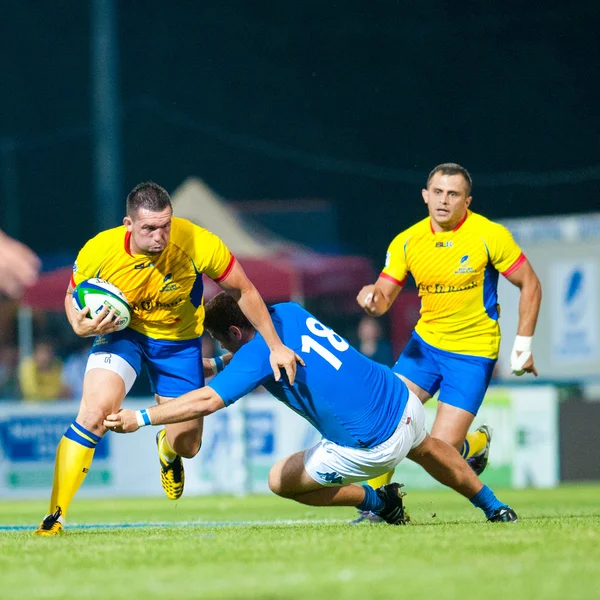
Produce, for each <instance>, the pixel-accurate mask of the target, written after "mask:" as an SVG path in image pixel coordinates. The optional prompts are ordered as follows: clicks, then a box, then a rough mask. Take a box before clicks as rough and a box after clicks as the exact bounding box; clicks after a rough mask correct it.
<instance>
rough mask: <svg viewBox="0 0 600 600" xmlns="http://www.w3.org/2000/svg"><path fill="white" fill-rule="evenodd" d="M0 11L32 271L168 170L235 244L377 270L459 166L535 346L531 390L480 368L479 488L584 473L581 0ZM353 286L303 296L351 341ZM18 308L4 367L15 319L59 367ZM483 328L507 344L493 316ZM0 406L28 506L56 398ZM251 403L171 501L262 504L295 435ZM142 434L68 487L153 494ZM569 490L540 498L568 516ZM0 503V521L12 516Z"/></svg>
mask: <svg viewBox="0 0 600 600" xmlns="http://www.w3.org/2000/svg"><path fill="white" fill-rule="evenodd" d="M2 9H3V10H2V23H1V24H0V29H1V31H2V36H1V41H0V49H1V52H0V70H1V72H2V74H3V84H4V85H3V94H2V95H1V96H0V114H1V115H2V117H1V119H0V227H1V228H2V229H4V230H6V231H7V233H9V234H11V235H13V236H15V237H17V238H19V239H21V240H22V241H24V242H25V243H27V244H28V245H30V246H31V247H32V248H33V249H34V250H36V251H37V252H38V253H39V254H40V255H41V256H42V258H43V260H44V269H45V270H46V271H47V272H48V273H51V272H52V270H53V269H56V268H58V267H65V266H66V265H68V264H69V263H70V261H72V259H73V257H74V256H75V253H76V251H77V250H78V248H79V247H80V246H81V245H82V244H83V243H84V242H85V241H86V240H87V239H88V238H89V237H91V236H92V235H94V234H95V233H96V232H97V231H98V230H100V229H102V228H105V227H109V226H113V225H116V224H118V223H119V222H120V219H121V217H122V206H123V200H124V198H125V195H126V193H127V191H128V190H129V189H131V187H133V185H135V184H136V183H138V182H140V181H143V180H147V179H152V180H155V181H157V182H158V183H160V184H161V185H163V186H165V187H166V188H167V189H168V190H170V191H175V190H176V189H177V188H179V186H180V185H181V184H182V182H184V181H185V180H186V179H187V178H189V177H197V178H199V179H201V180H203V181H204V182H205V183H206V185H207V186H209V188H210V189H212V190H213V191H214V192H215V193H216V194H217V196H218V198H217V200H218V201H219V202H221V201H223V203H224V206H225V207H227V210H230V211H232V214H236V215H238V216H240V218H241V220H242V222H244V223H246V224H248V227H249V231H256V230H257V227H263V228H266V229H269V230H271V231H272V232H274V233H275V234H277V235H279V236H281V237H283V238H286V239H288V240H290V241H291V242H297V243H300V244H302V245H303V246H304V247H305V249H306V250H305V251H306V252H308V253H309V254H307V255H306V256H309V257H310V256H311V255H310V252H312V251H317V252H320V253H322V254H321V255H320V256H321V257H326V256H328V255H329V254H330V253H335V254H352V255H354V256H357V257H363V258H362V260H364V261H366V263H367V264H368V269H372V272H373V273H376V272H377V270H378V269H379V268H380V267H381V263H382V259H383V255H384V252H385V249H386V247H387V244H388V243H389V241H390V240H391V239H392V238H393V237H394V235H395V234H396V233H398V232H399V231H401V230H402V229H404V228H405V227H406V226H408V225H410V224H412V223H413V222H415V221H417V220H419V219H421V218H422V217H423V216H424V214H425V210H424V206H423V204H422V201H421V199H420V190H421V188H422V186H423V184H424V181H425V178H426V176H427V173H428V172H429V170H430V169H431V168H432V167H433V166H435V165H436V164H438V163H441V162H445V161H455V162H459V163H461V164H463V165H464V166H466V167H467V168H468V169H469V170H470V171H471V173H472V175H473V178H474V190H473V197H474V203H473V208H474V210H476V211H478V212H481V213H482V214H484V215H485V216H487V217H490V218H492V219H495V220H503V221H504V222H506V224H507V225H508V226H509V228H511V230H512V231H513V232H514V233H515V235H516V237H517V239H518V240H519V241H520V243H522V244H523V247H524V248H525V249H526V252H527V254H528V256H530V257H531V258H532V262H533V264H534V266H535V267H536V269H539V270H540V272H543V275H544V278H543V281H544V294H545V296H544V304H543V309H542V316H541V319H540V324H539V328H538V335H537V337H536V340H537V343H538V347H537V350H536V352H539V357H540V361H543V363H544V364H545V365H546V367H545V368H544V370H543V371H542V373H541V378H540V379H541V381H538V382H536V383H535V384H534V383H532V382H531V380H519V381H517V382H515V380H514V378H512V379H508V378H506V377H505V375H506V373H505V372H499V374H498V377H497V379H496V382H495V383H496V384H497V385H495V386H494V387H493V388H492V390H491V395H490V398H489V399H488V402H487V404H486V406H487V409H488V410H489V413H486V414H485V415H482V416H485V418H490V420H494V422H495V426H496V428H497V429H496V436H497V437H496V440H495V447H494V449H493V454H492V463H491V465H490V467H491V468H490V471H489V472H488V473H487V475H486V476H488V477H490V479H489V481H490V483H493V484H494V485H496V483H499V484H500V485H517V486H518V487H532V488H535V487H544V486H547V485H551V486H553V485H555V484H556V483H558V481H559V480H560V481H561V482H565V481H575V482H581V481H600V439H599V438H598V436H597V431H596V429H597V427H596V424H597V423H598V420H599V418H600V401H599V400H600V360H598V353H599V352H600V350H599V348H600V333H599V329H598V328H599V327H600V316H599V315H598V313H599V308H600V301H599V299H600V287H599V286H600V275H598V270H599V269H600V217H599V215H598V181H599V180H600V158H599V157H600V135H599V133H600V110H599V109H598V102H597V98H598V96H599V92H600V83H599V78H598V76H597V63H598V56H599V50H600V37H599V36H598V31H599V30H600V4H598V2H594V1H591V0H590V1H583V2H580V3H577V8H576V10H575V9H574V8H573V7H572V6H569V5H567V4H565V3H562V2H554V1H548V2H545V3H544V4H543V6H540V5H535V4H527V3H522V2H515V1H513V0H509V1H505V2H502V3H498V2H491V1H486V2H479V3H477V5H471V4H469V5H467V4H464V5H463V4H460V5H457V4H455V3H454V4H448V3H445V2H442V1H441V0H423V1H421V2H418V3H416V2H392V1H385V0H384V1H381V2H377V3H369V4H367V3H364V2H359V1H357V0H348V2H345V3H343V5H341V4H340V3H337V4H324V3H321V2H315V1H313V0H309V1H307V2H303V3H295V2H273V1H264V0H255V1H253V2H242V1H237V2H222V3H216V4H215V3H212V4H211V3H192V2H183V1H182V2H175V3H164V2H158V1H156V0H149V1H148V2H144V3H141V2H121V3H118V2H117V1H116V0H114V1H112V0H93V1H90V2H89V3H84V2H75V1H74V0H71V1H64V2H59V3H46V4H42V3H33V2H17V1H16V0H5V1H4V2H3V3H2ZM98 49H103V50H102V52H100V55H98V54H97V50H98ZM102 173H103V174H104V176H102ZM549 216H553V217H554V218H553V219H550V220H546V219H545V217H549ZM199 217H202V215H199ZM250 224H252V225H250ZM263 231H264V229H263ZM299 252H300V251H299ZM302 252H304V250H303V251H302ZM303 256H304V255H303ZM323 264H324V265H325V264H333V263H327V262H326V261H324V262H323ZM348 264H349V263H348ZM360 264H361V265H363V264H365V263H364V262H362V263H360ZM323 268H325V267H323ZM332 268H333V267H332ZM362 273H365V271H362ZM259 275H260V269H259V270H258V271H257V275H256V276H257V277H259ZM575 275H576V276H577V277H579V280H580V281H584V282H585V284H584V285H582V287H581V290H583V291H581V290H580V291H578V295H577V302H576V304H577V306H575V308H576V309H577V310H578V311H579V312H577V314H575V312H573V311H574V309H573V305H571V306H567V303H566V300H565V302H564V306H563V305H562V304H560V302H562V300H561V298H562V296H561V291H560V290H561V289H562V288H561V287H560V286H561V285H562V284H564V283H565V282H569V281H571V282H572V281H574V277H575ZM319 278H322V280H323V281H325V280H326V279H327V272H326V271H325V272H324V271H320V272H319ZM553 282H555V283H556V284H557V285H553ZM59 283H60V282H59ZM363 283H366V281H362V280H361V281H356V285H355V286H354V285H352V286H350V287H351V288H352V289H351V290H350V289H349V288H348V287H347V288H345V290H344V293H343V294H339V295H337V296H326V297H325V298H323V297H322V296H323V295H324V294H323V293H321V297H318V298H316V299H315V298H311V297H308V298H307V302H308V303H309V306H310V307H311V308H313V310H314V311H315V312H316V313H317V314H319V315H321V314H323V315H327V319H328V320H329V322H333V323H334V324H335V325H336V327H339V328H341V331H342V332H343V333H344V335H347V337H349V338H352V337H353V336H355V333H356V326H357V323H358V319H359V316H360V315H359V312H358V310H357V307H356V306H355V304H354V301H353V294H354V293H355V291H358V289H360V287H361V286H362V285H363ZM559 284H560V285H559ZM44 285H46V284H44ZM60 285H61V286H62V283H60ZM44 289H45V288H44V287H43V286H42V294H41V295H42V296H44ZM262 291H263V292H265V295H266V294H268V292H269V289H264V290H262ZM351 291H352V293H350V292H351ZM513 292H514V290H513ZM503 293H506V294H510V291H509V290H508V289H507V288H505V289H504V291H503ZM556 298H558V300H556ZM414 300H415V296H414V292H412V293H411V291H410V290H407V292H404V293H403V296H402V297H401V300H400V301H399V302H398V303H397V304H396V305H395V309H396V317H392V318H391V319H384V320H383V323H384V329H385V332H386V333H389V332H392V333H393V337H392V339H391V341H392V343H394V344H395V346H396V350H397V349H398V347H401V346H402V344H403V341H404V339H405V338H404V337H402V336H405V335H406V332H407V331H408V330H409V329H410V327H411V326H412V324H413V322H414V318H415V306H416V305H415V302H414ZM501 300H502V296H501ZM514 302H515V299H514V298H512V299H511V300H510V302H508V303H506V300H505V306H508V307H510V306H512V305H511V303H514ZM28 315H29V316H28ZM30 317H31V314H30V313H28V312H27V310H24V309H23V306H21V307H20V306H19V305H17V304H15V303H10V302H8V301H2V300H0V347H1V348H2V351H3V352H4V350H5V349H7V348H10V347H11V346H15V345H16V344H17V343H18V342H20V343H21V346H20V349H21V351H23V349H25V351H26V352H28V351H29V350H30V349H31V345H29V346H27V344H25V345H23V340H22V337H23V329H24V327H25V329H26V328H27V327H28V326H29V325H32V326H33V332H32V333H33V335H34V336H38V335H42V334H44V335H46V336H47V335H51V336H53V339H54V341H55V342H56V344H57V345H58V346H60V344H63V346H60V347H57V350H58V352H59V354H60V353H61V352H64V353H65V354H66V353H67V352H70V351H72V350H74V348H73V347H71V346H69V344H71V343H72V342H73V340H72V338H73V335H72V333H70V331H69V330H68V329H66V328H65V325H66V323H65V321H64V317H63V316H62V315H61V314H60V312H56V311H49V310H47V309H39V310H37V311H34V312H33V320H31V319H30ZM511 318H512V321H511ZM571 318H572V319H575V320H577V319H579V322H578V323H579V324H578V326H581V325H582V324H583V325H588V327H587V331H586V333H585V338H584V339H585V342H586V344H587V346H586V348H589V352H587V355H585V356H583V355H582V356H577V355H574V356H571V357H567V360H565V363H566V364H567V367H565V368H564V369H562V367H561V368H560V369H559V368H554V369H553V368H552V364H553V362H552V361H553V360H554V362H555V363H556V356H554V357H553V356H552V352H553V348H554V347H555V345H556V336H557V335H560V334H564V335H566V336H568V335H569V333H573V332H574V331H575V330H574V329H573V328H572V327H571V325H572V323H571V325H569V319H571ZM28 319H29V320H28ZM398 319H400V320H401V321H402V319H404V320H403V321H402V322H401V323H400V325H399V324H398ZM503 322H504V329H505V332H508V333H507V338H508V339H509V340H510V336H511V334H510V333H509V332H510V331H511V330H510V326H511V324H512V325H514V309H513V311H512V317H511V314H510V313H509V314H506V313H504V314H503ZM557 323H560V326H558V325H557ZM569 327H571V329H569ZM561 328H562V329H561ZM557 332H558V333H557ZM575 333H580V332H577V331H576V332H575ZM565 339H566V338H565ZM30 341H31V340H30ZM509 343H510V342H509ZM568 347H569V346H568V344H565V348H568ZM542 355H543V358H542ZM4 356H5V355H4V354H2V357H0V379H1V376H2V367H3V366H4V364H3V363H2V360H4V358H3V357H4ZM63 358H64V356H63ZM586 361H587V362H586ZM515 383H517V384H518V385H515ZM144 393H145V389H144V388H143V386H141V387H138V389H137V395H140V394H141V395H143V394H144ZM0 396H2V394H0ZM1 400H2V401H0V449H1V452H0V456H1V458H2V460H1V461H0V495H2V496H8V497H11V496H13V497H18V498H23V497H35V498H39V497H45V496H46V495H47V493H48V490H49V485H50V483H49V482H50V478H51V471H52V465H53V457H54V450H55V447H56V442H57V440H58V439H59V438H60V435H61V434H62V432H63V431H64V428H65V424H66V423H68V422H69V421H70V419H71V418H72V414H73V412H74V411H75V410H76V405H75V404H69V403H65V402H63V401H60V402H57V403H56V404H50V403H46V404H39V405H38V404H37V403H31V404H30V403H27V404H25V403H21V402H15V403H13V402H8V401H7V400H10V396H6V395H4V396H2V398H1ZM140 402H141V403H142V404H140V406H142V405H143V406H145V405H146V404H147V402H148V401H147V399H143V400H141V401H140ZM271 405H272V402H270V401H269V400H267V399H265V398H264V397H261V396H257V397H255V398H251V399H250V400H249V401H248V403H247V406H246V407H245V408H244V405H243V404H242V405H241V406H242V410H240V411H238V412H237V413H233V412H232V413H231V414H232V416H231V417H225V416H223V415H219V416H218V418H217V417H216V416H215V419H214V426H213V428H212V429H211V428H208V427H207V437H206V442H205V447H204V448H203V452H201V453H200V455H199V457H198V458H197V459H195V461H194V463H193V464H194V466H193V467H192V468H190V469H189V474H190V477H189V487H188V491H189V492H190V495H193V494H194V493H199V494H204V493H211V492H230V491H236V490H238V491H239V490H247V491H265V485H264V483H265V482H264V478H265V474H266V470H267V469H268V466H269V464H272V459H273V457H274V456H275V455H276V454H277V453H280V452H283V451H292V450H296V449H298V448H300V447H303V446H305V445H307V444H308V443H310V442H311V441H312V439H313V437H314V432H312V431H310V429H302V428H299V427H298V425H297V422H296V421H293V420H292V421H289V422H288V421H286V417H284V416H282V415H280V411H279V410H278V409H273V408H271ZM536 411H537V412H536ZM290 432H293V433H294V435H291V434H290ZM144 435H145V437H144ZM151 437H152V435H151V432H150V431H149V430H145V431H144V432H142V433H141V434H140V436H139V437H138V438H136V437H135V436H131V437H127V438H126V439H123V438H120V439H118V440H117V439H115V440H112V438H111V441H110V442H106V443H105V445H104V446H101V447H99V451H98V454H97V460H96V461H95V463H94V466H93V469H92V472H90V476H89V477H88V479H87V481H86V483H85V484H84V488H83V490H82V492H83V496H85V495H86V494H87V495H95V496H111V497H112V496H115V495H130V490H131V489H138V490H139V491H142V490H143V491H144V493H148V494H150V495H154V494H158V495H160V493H161V491H160V487H159V485H158V477H157V473H156V465H155V464H154V462H155V456H154V455H152V452H153V450H151V452H148V448H149V447H150V448H151V446H152V440H151V439H150V438H151ZM282 439H284V440H285V443H283V442H282V441H281V440H282ZM494 452H495V453H496V454H495V455H494ZM203 453H204V454H203ZM123 456H127V457H128V460H127V461H125V460H120V459H121V457H123ZM204 457H205V458H204ZM223 457H226V460H225V458H223ZM203 458H204V461H203ZM208 458H210V460H207V459H208ZM117 459H118V460H117ZM223 461H225V462H223ZM494 461H495V464H494ZM116 462H119V464H120V466H119V467H118V468H117V467H115V463H116ZM122 464H126V468H125V469H123V468H122ZM405 473H408V476H409V479H411V481H412V482H414V483H415V485H418V486H420V485H423V487H427V486H428V483H427V481H425V480H424V478H423V475H421V474H420V473H417V472H416V471H410V470H409V471H406V472H405ZM419 477H421V479H419ZM144 482H152V483H150V484H148V485H149V486H150V487H149V488H144V487H143V483H144ZM128 486H129V487H128ZM565 489H566V490H567V491H565ZM570 489H571V488H559V490H557V491H556V493H557V495H556V496H544V498H546V499H547V498H551V497H556V498H560V499H561V503H562V505H564V507H565V510H571V509H570V506H571V505H570V504H569V502H571V501H573V498H574V496H576V495H577V492H574V493H571V491H569V490H570ZM573 489H574V490H577V489H579V488H573ZM515 493H516V492H515ZM524 493H525V492H524ZM527 493H529V492H527ZM548 493H550V492H548ZM553 493H554V492H553ZM584 496H585V494H583V495H581V497H582V498H583V497H584ZM588 496H589V495H588ZM588 496H586V498H588ZM515 498H516V499H517V500H515V501H518V499H519V498H525V496H515ZM531 498H539V496H535V493H534V492H532V496H531ZM77 502H78V501H77V500H76V502H75V504H77ZM83 502H84V501H82V503H83ZM148 502H150V500H148ZM546 502H547V503H548V504H550V500H546ZM585 502H587V503H588V504H589V505H590V506H592V504H593V501H592V500H589V499H587V500H585ZM531 504H532V506H533V505H534V500H531ZM7 506H8V508H7V509H6V515H8V516H5V517H4V521H3V522H4V523H11V524H12V523H15V519H14V517H13V516H11V515H12V513H13V512H14V511H12V508H11V506H10V505H7ZM82 506H85V505H84V504H82ZM88 506H89V505H88ZM143 506H145V505H142V504H140V510H141V507H143ZM147 506H150V504H148V505H147ZM153 506H154V505H153ZM156 506H159V505H158V504H156ZM573 506H576V505H573ZM586 506H587V505H586ZM36 510H37V508H36ZM153 510H154V509H153ZM161 510H163V508H162V505H160V508H157V509H156V513H157V514H159V513H160V511H161ZM572 510H573V512H574V513H575V512H577V510H579V509H577V508H573V509H572ZM586 510H587V509H586ZM589 510H592V509H591V508H590V509H589ZM594 510H595V509H594ZM33 512H34V511H33V509H32V514H33ZM37 512H39V511H37ZM190 512H191V511H190ZM24 514H25V513H24ZM27 514H28V513H27ZM36 514H37V513H36ZM139 514H142V513H141V512H140V513H139ZM236 514H241V515H245V514H246V513H245V511H244V507H243V506H242V507H241V508H240V509H239V513H236ZM36 518H37V517H36ZM142 518H144V517H142ZM240 518H242V517H240ZM461 518H462V517H461ZM11 519H12V520H11ZM24 519H28V520H27V523H29V520H30V518H29V516H27V517H25V516H24V517H22V519H21V520H19V519H17V521H19V523H21V522H22V521H23V520H24ZM542 524H543V523H542ZM466 535H467V536H469V535H470V532H469V531H467V532H466ZM468 539H469V541H470V539H471V538H468ZM590 539H591V534H590ZM489 597H493V596H489ZM515 597H516V596H515ZM528 597H533V596H528ZM546 597H551V596H549V595H548V596H546ZM579 597H584V595H581V596H579Z"/></svg>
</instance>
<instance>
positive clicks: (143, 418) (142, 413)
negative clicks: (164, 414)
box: [135, 408, 152, 427]
mask: <svg viewBox="0 0 600 600" xmlns="http://www.w3.org/2000/svg"><path fill="white" fill-rule="evenodd" d="M135 418H136V420H137V424H138V426H139V427H145V426H146V425H152V421H151V420H150V415H149V414H148V411H147V410H146V409H145V408H142V410H136V411H135Z"/></svg>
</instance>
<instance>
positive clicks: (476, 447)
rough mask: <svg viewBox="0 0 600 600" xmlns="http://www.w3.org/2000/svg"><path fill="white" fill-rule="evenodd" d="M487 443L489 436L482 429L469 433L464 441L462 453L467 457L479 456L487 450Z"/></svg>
mask: <svg viewBox="0 0 600 600" xmlns="http://www.w3.org/2000/svg"><path fill="white" fill-rule="evenodd" d="M486 444H487V436H486V435H485V433H483V432H482V431H474V432H473V433H467V439H466V440H465V441H464V442H463V447H462V450H461V452H460V454H461V456H462V457H463V458H465V459H466V458H471V456H477V455H478V454H481V453H482V452H483V451H484V450H485V445H486Z"/></svg>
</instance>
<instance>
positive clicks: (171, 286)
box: [158, 273, 181, 294]
mask: <svg viewBox="0 0 600 600" xmlns="http://www.w3.org/2000/svg"><path fill="white" fill-rule="evenodd" d="M172 277H173V276H172V274H171V273H168V274H167V275H165V278H164V279H163V283H164V285H163V287H162V288H161V289H160V290H158V293H159V294H162V292H174V291H175V290H178V289H180V288H181V286H180V285H179V284H177V283H175V282H174V281H171V279H172Z"/></svg>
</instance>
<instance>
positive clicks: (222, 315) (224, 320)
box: [204, 292, 254, 337]
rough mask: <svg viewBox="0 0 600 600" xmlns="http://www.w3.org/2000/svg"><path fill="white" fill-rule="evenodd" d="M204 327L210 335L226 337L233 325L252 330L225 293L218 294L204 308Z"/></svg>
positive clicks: (238, 308) (244, 316) (236, 304)
mask: <svg viewBox="0 0 600 600" xmlns="http://www.w3.org/2000/svg"><path fill="white" fill-rule="evenodd" d="M204 311H205V312H204V327H205V328H206V329H207V330H208V331H209V332H211V333H216V334H217V335H220V336H222V337H226V336H227V333H228V331H229V328H230V327H231V326H232V325H234V326H235V327H239V328H240V329H254V328H253V327H252V323H250V321H248V319H247V318H246V315H245V314H244V313H243V312H242V309H241V308H240V307H239V305H238V303H237V302H236V301H235V300H234V299H233V298H232V297H231V296H230V295H229V294H226V293H225V292H220V293H219V294H217V295H216V296H215V297H214V298H213V299H212V300H209V301H208V302H207V303H206V305H205V307H204Z"/></svg>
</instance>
